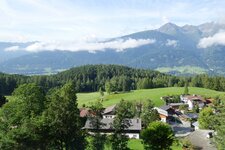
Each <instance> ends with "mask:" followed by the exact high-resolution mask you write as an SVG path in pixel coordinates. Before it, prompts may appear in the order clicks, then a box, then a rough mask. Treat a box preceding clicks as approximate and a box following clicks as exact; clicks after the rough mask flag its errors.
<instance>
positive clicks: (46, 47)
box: [5, 38, 155, 52]
mask: <svg viewBox="0 0 225 150" xmlns="http://www.w3.org/2000/svg"><path fill="white" fill-rule="evenodd" d="M153 43H155V39H137V40H136V39H132V38H129V39H126V40H125V39H116V40H113V41H108V42H35V43H32V44H30V45H28V46H27V47H25V48H24V49H22V48H19V46H12V47H7V48H5V50H6V51H16V50H25V51H29V52H39V51H54V50H58V51H59V50H61V51H72V52H75V51H89V52H95V51H104V50H105V49H114V50H116V51H123V50H124V49H129V48H136V47H139V46H143V45H146V44H153Z"/></svg>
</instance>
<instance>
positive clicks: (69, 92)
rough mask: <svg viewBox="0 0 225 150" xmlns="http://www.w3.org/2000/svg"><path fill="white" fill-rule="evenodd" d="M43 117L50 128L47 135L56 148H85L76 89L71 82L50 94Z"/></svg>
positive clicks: (72, 149) (69, 149)
mask: <svg viewBox="0 0 225 150" xmlns="http://www.w3.org/2000/svg"><path fill="white" fill-rule="evenodd" d="M45 118H46V124H48V127H49V130H50V131H49V136H50V137H53V139H52V140H53V142H54V146H56V149H66V150H82V149H84V148H85V139H84V135H83V132H82V130H81V128H82V123H81V119H80V116H79V109H78V108H77V97H76V90H75V86H74V84H73V83H72V82H69V83H67V84H65V85H64V86H63V87H62V88H61V89H60V90H57V91H56V92H54V93H53V94H52V95H51V97H50V103H49V106H48V109H47V110H46V112H45Z"/></svg>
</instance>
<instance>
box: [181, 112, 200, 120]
mask: <svg viewBox="0 0 225 150" xmlns="http://www.w3.org/2000/svg"><path fill="white" fill-rule="evenodd" d="M182 116H183V117H185V118H190V119H197V118H198V114H197V113H187V114H183V115H182Z"/></svg>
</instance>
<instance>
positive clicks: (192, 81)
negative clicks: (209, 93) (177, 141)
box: [0, 65, 225, 95]
mask: <svg viewBox="0 0 225 150" xmlns="http://www.w3.org/2000/svg"><path fill="white" fill-rule="evenodd" d="M68 81H72V82H74V83H75V86H76V87H75V88H76V91H77V92H93V91H98V90H99V89H100V88H101V89H102V90H105V91H108V92H115V91H130V90H136V89H149V88H159V87H173V86H178V87H183V86H184V85H185V84H186V83H187V82H188V84H189V86H194V87H204V88H208V89H213V90H217V91H225V78H224V77H218V76H208V75H197V76H193V77H178V76H172V75H167V74H163V73H160V72H157V71H152V70H144V69H135V68H130V67H126V66H119V65H85V66H81V67H76V68H72V69H70V70H67V71H64V72H60V73H58V74H55V75H36V76H23V75H9V74H4V73H1V74H0V93H2V94H3V95H10V94H11V93H12V92H13V90H14V89H15V88H16V87H18V86H19V85H21V84H24V83H35V84H37V85H39V86H42V87H43V88H44V89H45V90H46V91H48V90H49V89H51V88H55V87H61V86H63V85H64V84H65V83H67V82H68Z"/></svg>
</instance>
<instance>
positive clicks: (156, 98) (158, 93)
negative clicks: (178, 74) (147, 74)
mask: <svg viewBox="0 0 225 150" xmlns="http://www.w3.org/2000/svg"><path fill="white" fill-rule="evenodd" d="M183 92H184V88H183V87H168V88H155V89H143V90H133V91H130V92H125V93H118V94H110V95H109V94H106V93H105V94H104V100H103V102H102V103H103V106H105V107H107V106H110V105H114V104H117V103H119V101H120V100H121V99H124V100H128V101H137V102H139V101H145V100H146V99H151V100H152V101H153V102H154V104H155V105H156V106H161V105H163V104H164V102H163V100H161V99H160V97H162V96H167V95H180V94H182V93H183ZM189 93H190V94H198V95H202V96H205V97H216V96H220V97H222V96H224V95H225V92H218V91H215V90H210V89H205V88H198V87H189ZM77 97H78V104H79V107H81V106H82V105H83V104H85V105H86V106H88V105H90V104H91V103H93V102H96V100H99V99H100V93H99V92H92V93H78V94H77Z"/></svg>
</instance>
